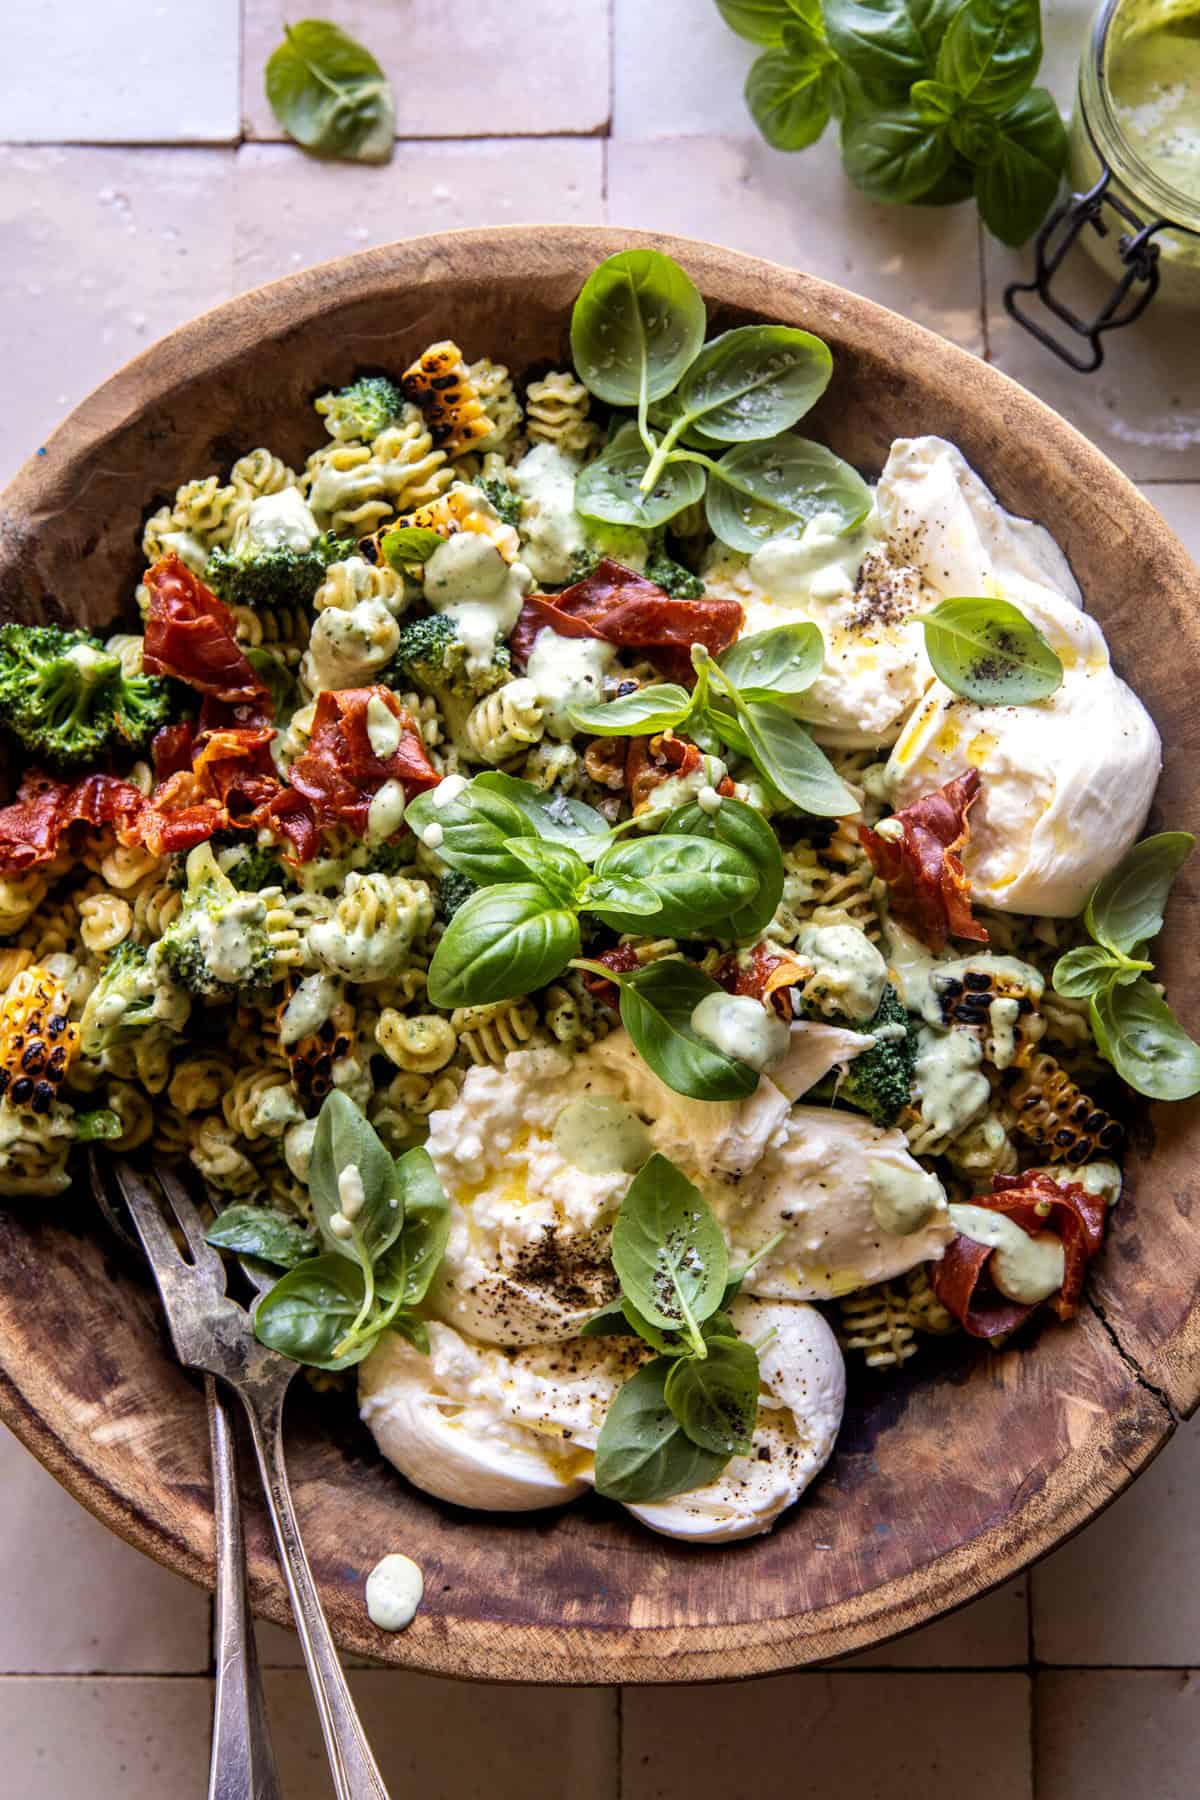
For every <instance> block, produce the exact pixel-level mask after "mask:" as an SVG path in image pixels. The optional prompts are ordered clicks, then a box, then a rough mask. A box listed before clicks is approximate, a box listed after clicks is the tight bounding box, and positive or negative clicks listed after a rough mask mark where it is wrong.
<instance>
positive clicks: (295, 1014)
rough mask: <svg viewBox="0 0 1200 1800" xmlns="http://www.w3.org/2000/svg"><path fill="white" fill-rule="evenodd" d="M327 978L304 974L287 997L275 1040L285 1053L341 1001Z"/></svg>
mask: <svg viewBox="0 0 1200 1800" xmlns="http://www.w3.org/2000/svg"><path fill="white" fill-rule="evenodd" d="M341 992H342V990H341V988H340V987H339V985H338V983H337V982H336V981H335V980H334V979H333V977H332V976H331V975H306V976H305V977H304V979H303V980H302V981H301V982H300V984H299V986H298V987H297V988H296V990H295V992H294V993H293V994H292V995H291V997H290V999H289V1000H288V1003H287V1005H286V1006H285V1007H284V1009H283V1016H282V1018H281V1019H280V1021H279V1041H280V1043H281V1044H282V1045H283V1047H284V1049H285V1050H286V1049H287V1048H288V1046H289V1045H291V1044H298V1043H299V1042H300V1039H301V1038H304V1037H309V1036H310V1035H311V1034H312V1033H313V1032H314V1031H319V1030H320V1029H321V1027H322V1025H323V1024H324V1023H325V1021H326V1019H327V1018H328V1017H329V1015H330V1014H331V1013H332V1011H333V1009H334V1007H335V1006H336V1005H337V1003H338V1001H339V999H340V998H341Z"/></svg>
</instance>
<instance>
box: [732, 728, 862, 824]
mask: <svg viewBox="0 0 1200 1800" xmlns="http://www.w3.org/2000/svg"><path fill="white" fill-rule="evenodd" d="M738 723H739V725H740V726H741V727H742V730H743V731H744V733H745V735H746V742H747V744H748V745H749V747H750V755H751V756H752V758H753V759H754V765H755V767H756V768H757V769H759V770H760V771H761V772H762V774H764V775H765V776H766V778H767V780H768V781H769V782H770V783H771V784H772V786H774V787H776V788H778V790H779V792H780V793H781V794H782V795H783V796H784V798H785V799H788V800H790V801H791V802H792V804H793V806H798V807H800V808H801V809H802V810H803V811H804V812H807V813H812V814H813V815H814V817H816V818H819V819H828V818H844V817H845V816H846V814H848V813H854V812H857V811H858V802H857V800H856V799H855V798H854V795H853V794H852V793H851V792H850V790H849V788H848V787H847V786H846V784H845V782H844V781H843V780H842V778H841V776H840V775H839V774H838V773H837V770H836V769H835V768H834V766H833V764H832V763H831V762H830V760H829V758H828V757H827V756H826V754H825V752H824V751H823V750H822V749H820V748H819V747H818V746H817V745H816V744H814V742H813V740H812V739H811V738H810V737H809V735H808V733H807V731H805V729H804V727H803V726H802V725H798V724H797V723H796V721H795V719H793V718H792V716H791V714H790V713H786V712H784V710H783V708H782V706H773V705H771V704H770V702H767V701H762V700H750V701H748V702H747V703H746V704H745V705H742V706H739V707H738Z"/></svg>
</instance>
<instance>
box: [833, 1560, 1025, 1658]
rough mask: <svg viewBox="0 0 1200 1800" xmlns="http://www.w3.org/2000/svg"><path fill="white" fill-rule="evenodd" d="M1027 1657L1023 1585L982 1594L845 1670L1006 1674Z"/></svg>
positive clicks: (1012, 1583) (864, 1655) (865, 1654)
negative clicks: (991, 1671)
mask: <svg viewBox="0 0 1200 1800" xmlns="http://www.w3.org/2000/svg"><path fill="white" fill-rule="evenodd" d="M1028 1657H1029V1595H1028V1587H1027V1583H1026V1581H1025V1580H1024V1579H1022V1580H1020V1581H1010V1582H1008V1583H1007V1585H1006V1586H1004V1587H1002V1588H999V1589H998V1590H997V1592H996V1593H994V1594H985V1595H984V1597H983V1599H982V1600H975V1601H973V1602H972V1604H971V1605H970V1606H963V1607H960V1608H959V1610H958V1612H956V1613H951V1614H950V1616H949V1618H946V1619H937V1620H935V1621H934V1623H933V1624H932V1625H925V1626H923V1627H922V1629H921V1630H920V1631H910V1632H909V1634H908V1636H907V1637H902V1638H898V1639H897V1640H896V1642H895V1643H894V1644H884V1645H883V1646H882V1647H881V1648H880V1649H878V1650H864V1651H863V1652H862V1654H861V1655H860V1656H852V1657H849V1658H848V1659H847V1661H846V1662H844V1663H840V1664H838V1665H837V1666H838V1667H839V1668H845V1669H855V1668H868V1669H1006V1668H1014V1667H1018V1666H1023V1665H1024V1664H1025V1663H1026V1662H1027V1661H1028Z"/></svg>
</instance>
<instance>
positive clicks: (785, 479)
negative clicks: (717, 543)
mask: <svg viewBox="0 0 1200 1800" xmlns="http://www.w3.org/2000/svg"><path fill="white" fill-rule="evenodd" d="M870 506H871V490H870V488H869V487H868V486H867V484H866V482H865V481H864V480H863V479H862V477H861V475H859V474H858V472H857V471H856V470H855V469H852V468H851V467H850V465H849V463H844V462H843V461H842V459H841V457H840V456H835V455H834V454H833V451H832V450H827V449H826V448H825V446H824V444H814V443H812V442H810V441H809V439H807V438H802V437H794V436H792V435H791V434H789V433H785V434H784V435H783V436H782V437H777V438H769V439H767V440H766V441H765V442H763V443H755V444H738V445H736V446H735V447H734V449H732V450H728V451H726V453H725V455H724V456H723V457H722V458H721V460H720V462H719V463H718V464H717V466H716V468H715V469H713V470H712V471H711V472H710V475H709V480H708V495H707V498H706V502H705V511H706V513H707V515H708V523H709V525H710V527H711V528H712V531H713V533H714V535H715V536H716V537H719V538H720V540H721V542H722V543H723V544H728V545H729V548H730V549H731V550H743V551H746V552H747V553H748V554H753V552H754V551H755V550H757V549H759V548H760V546H761V545H763V544H765V543H766V542H767V540H768V539H769V538H773V537H798V536H799V535H800V534H801V533H802V532H803V530H804V528H805V526H806V525H808V524H809V523H810V522H811V521H812V520H813V519H815V518H816V517H817V515H818V513H833V514H834V515H835V516H836V518H837V520H838V527H839V530H841V531H843V532H846V531H850V530H852V529H853V527H854V526H855V525H857V524H858V523H859V522H860V520H862V519H865V518H866V516H867V513H868V512H869V510H870Z"/></svg>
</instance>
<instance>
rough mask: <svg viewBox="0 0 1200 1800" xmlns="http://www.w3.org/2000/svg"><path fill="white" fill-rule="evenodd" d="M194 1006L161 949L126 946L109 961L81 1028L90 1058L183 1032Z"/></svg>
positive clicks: (130, 944)
mask: <svg viewBox="0 0 1200 1800" xmlns="http://www.w3.org/2000/svg"><path fill="white" fill-rule="evenodd" d="M190 1011H191V1001H190V1000H189V998H188V996H187V995H186V994H185V993H184V992H183V991H182V990H181V989H180V988H178V987H176V985H175V983H174V982H173V981H172V979H171V976H170V973H169V971H168V969H167V968H166V967H164V965H163V960H162V958H161V956H160V955H159V953H158V949H157V946H155V947H154V948H153V949H150V948H147V946H146V945H145V944H135V943H132V942H130V941H128V940H127V941H126V942H125V943H123V944H118V945H117V948H116V949H115V950H112V951H110V952H109V954H108V956H106V957H105V959H104V966H103V968H102V969H101V971H100V978H99V980H98V981H97V983H96V985H95V987H94V988H93V989H92V991H91V993H90V994H89V995H88V1000H87V1005H86V1006H85V1007H84V1009H83V1018H82V1021H81V1025H80V1030H81V1048H82V1050H83V1054H84V1055H85V1056H100V1055H102V1054H103V1053H104V1051H105V1050H110V1049H112V1048H113V1046H114V1045H115V1044H119V1043H123V1042H124V1041H125V1040H126V1039H127V1038H129V1037H132V1036H134V1035H136V1034H137V1033H139V1032H143V1031H149V1030H150V1029H151V1028H152V1027H154V1026H161V1027H162V1028H163V1029H164V1030H166V1031H169V1032H175V1033H178V1032H181V1031H182V1030H183V1028H184V1026H185V1025H186V1024H187V1020H188V1013H189V1012H190Z"/></svg>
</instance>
